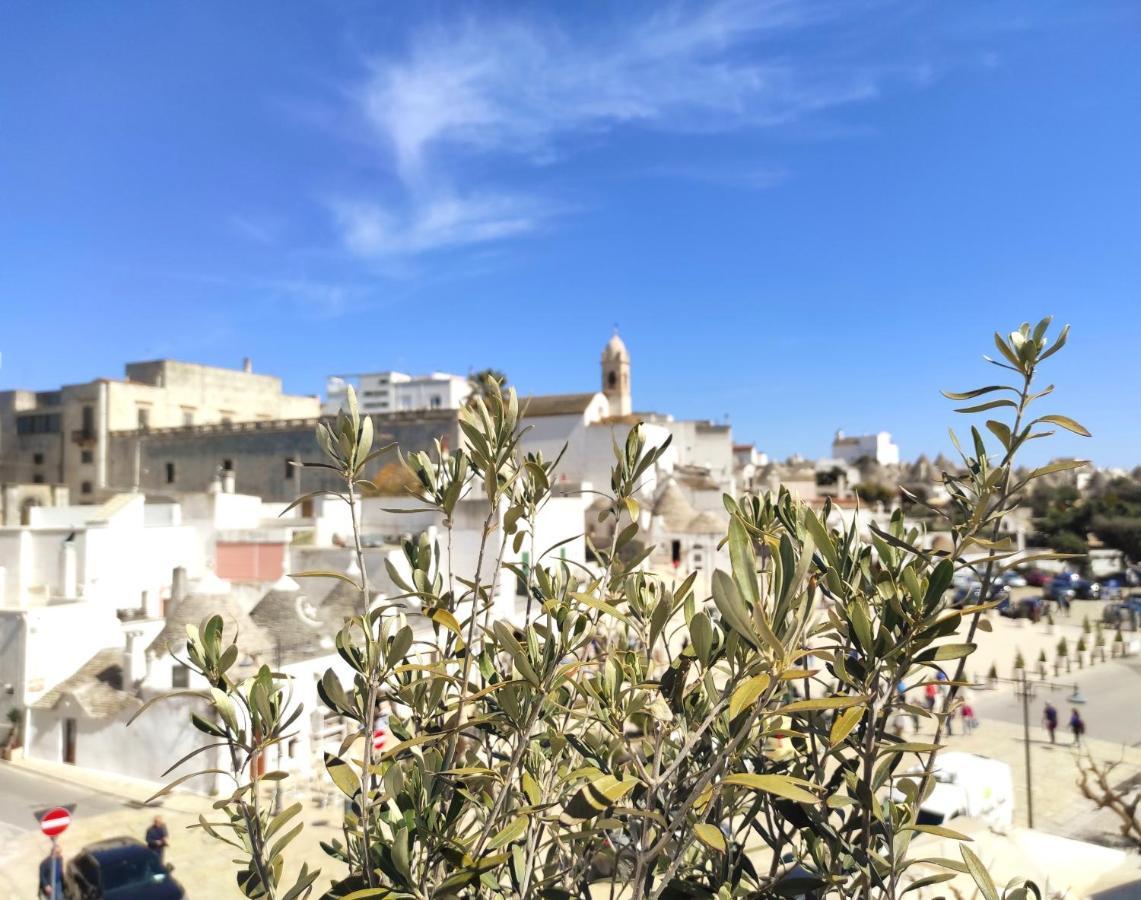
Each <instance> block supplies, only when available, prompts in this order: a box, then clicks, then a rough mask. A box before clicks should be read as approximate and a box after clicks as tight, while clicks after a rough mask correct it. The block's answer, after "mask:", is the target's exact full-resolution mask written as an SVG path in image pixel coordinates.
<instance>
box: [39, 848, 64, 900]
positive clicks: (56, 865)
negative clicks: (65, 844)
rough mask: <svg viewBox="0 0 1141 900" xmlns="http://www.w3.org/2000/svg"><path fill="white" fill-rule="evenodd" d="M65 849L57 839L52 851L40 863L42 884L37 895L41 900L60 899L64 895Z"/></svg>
mask: <svg viewBox="0 0 1141 900" xmlns="http://www.w3.org/2000/svg"><path fill="white" fill-rule="evenodd" d="M62 883H63V850H61V849H60V846H59V844H58V843H56V842H55V841H53V842H52V849H51V853H49V854H48V855H47V856H46V857H44V859H43V861H42V862H41V863H40V886H39V892H38V893H37V894H36V896H37V897H38V898H39V900H45V898H51V900H59V898H60V897H62V896H63V888H62Z"/></svg>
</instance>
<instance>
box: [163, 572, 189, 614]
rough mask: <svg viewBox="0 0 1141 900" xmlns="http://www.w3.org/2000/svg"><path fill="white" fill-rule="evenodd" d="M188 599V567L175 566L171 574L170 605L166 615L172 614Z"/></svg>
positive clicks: (165, 611)
mask: <svg viewBox="0 0 1141 900" xmlns="http://www.w3.org/2000/svg"><path fill="white" fill-rule="evenodd" d="M185 598H186V567H185V566H175V567H174V571H173V572H171V573H170V603H169V604H167V609H165V610H164V613H166V614H168V615H169V614H170V612H171V611H172V610H175V609H177V608H178V604H180V603H181V602H182V601H183V600H184V599H185Z"/></svg>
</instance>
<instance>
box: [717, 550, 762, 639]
mask: <svg viewBox="0 0 1141 900" xmlns="http://www.w3.org/2000/svg"><path fill="white" fill-rule="evenodd" d="M713 604H714V605H715V606H716V607H717V610H718V612H720V613H721V615H722V616H724V617H725V621H726V622H728V623H729V626H730V627H731V628H732V629H733V630H734V631H736V632H737V633H738V634H740V635H741V637H743V638H744V639H745V640H747V641H748V642H749V643H750V644H752V645H753V646H754V647H756V648H757V649H760V646H761V642H760V639H759V638H758V637H757V633H756V631H754V629H753V626H752V621H751V620H750V618H749V614H748V612H747V611H746V610H745V608H744V607H743V606H742V604H741V597H740V595H739V594H738V593H737V587H736V585H735V584H734V583H733V579H732V578H730V577H729V575H727V574H726V573H725V572H723V571H722V570H721V569H716V570H715V571H714V572H713Z"/></svg>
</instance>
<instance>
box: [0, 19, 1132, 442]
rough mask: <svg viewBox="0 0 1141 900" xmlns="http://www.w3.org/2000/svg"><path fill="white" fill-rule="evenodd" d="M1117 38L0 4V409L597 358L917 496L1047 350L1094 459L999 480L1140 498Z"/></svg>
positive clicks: (1080, 24) (1124, 113) (807, 22)
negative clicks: (958, 407)
mask: <svg viewBox="0 0 1141 900" xmlns="http://www.w3.org/2000/svg"><path fill="white" fill-rule="evenodd" d="M396 7H400V9H399V10H397V9H396ZM1139 9H1141V8H1139V7H1138V6H1137V4H1135V3H1128V2H1122V3H1117V4H1115V3H1109V2H1105V3H1085V2H1071V3H1051V2H1048V0H1033V2H1025V3H1014V2H1010V3H998V4H996V3H989V2H977V3H972V2H955V3H934V2H932V3H922V2H888V0H884V2H868V3H857V2H848V0H843V2H839V0H838V2H834V3H829V2H820V3H816V2H811V3H784V2H764V3H745V2H719V3H712V4H701V5H698V4H692V5H687V4H676V5H672V6H666V5H662V4H657V3H654V4H649V3H647V4H637V3H621V4H614V5H612V6H605V5H593V4H591V5H581V4H557V5H556V4H550V5H521V4H515V3H510V4H509V3H500V4H496V3H483V4H479V5H473V6H466V7H465V6H460V5H456V4H451V3H449V4H441V5H438V6H432V5H430V4H388V3H380V2H376V3H363V2H332V0H327V2H310V3H299V2H292V3H283V2H280V0H274V2H260V3H259V2H248V3H240V4H233V3H215V2H185V3H177V2H165V3H115V4H113V3H78V2H76V3H59V4H49V3H9V4H5V5H4V6H3V8H2V9H0V307H2V310H3V315H2V317H0V322H2V324H0V351H2V353H3V361H2V368H0V387H3V388H9V387H30V388H48V387H51V386H54V385H58V384H60V383H61V382H74V381H84V380H88V379H90V378H93V377H97V376H111V377H115V376H118V375H120V374H121V372H122V365H123V363H124V362H126V361H128V360H134V359H145V358H153V357H160V356H170V357H176V358H180V359H187V360H194V361H200V362H205V363H213V364H218V365H232V366H238V365H240V363H241V360H242V358H243V357H245V356H250V357H252V358H253V360H254V364H255V368H257V369H258V370H260V371H265V372H273V373H278V374H280V375H281V376H282V377H283V378H284V380H285V384H286V387H287V388H288V389H290V390H292V391H296V392H305V393H314V392H319V391H320V390H321V389H322V387H323V382H324V376H325V375H327V374H328V373H330V372H338V371H362V370H370V369H380V368H399V369H405V370H410V371H413V372H418V371H425V370H429V369H444V370H452V371H459V372H465V371H468V370H469V369H470V368H471V367H482V366H486V365H493V366H497V367H500V368H502V369H504V370H505V371H506V372H507V373H508V375H509V376H510V378H511V380H512V381H513V382H515V383H516V384H517V385H518V386H519V388H520V390H521V391H523V392H556V391H579V390H584V389H590V388H593V387H594V386H595V385H596V383H597V379H598V368H597V366H598V355H599V352H600V350H601V347H602V345H603V344H604V342H605V341H606V339H607V338H608V337H609V334H610V331H611V328H612V325H613V323H615V322H617V323H619V325H620V327H621V332H622V335H623V337H624V338H625V339H626V341H627V343H628V345H629V347H630V349H631V352H632V355H633V387H634V393H635V405H636V407H638V408H643V409H649V408H652V409H657V410H662V411H669V412H673V413H674V414H675V415H678V416H699V417H709V418H715V419H720V418H722V417H724V416H725V415H728V416H729V417H730V418H731V420H732V422H733V425H734V433H735V435H736V437H737V438H738V439H740V440H753V441H756V442H757V443H758V445H759V446H761V447H762V448H763V449H765V450H767V451H768V452H769V453H770V454H772V455H774V456H777V457H783V456H785V455H788V454H790V453H793V452H800V453H803V454H806V455H821V454H824V453H826V452H827V449H828V444H829V441H830V438H831V434H832V431H833V430H834V429H835V428H837V427H843V428H844V429H846V430H847V431H849V432H862V431H869V430H878V429H887V430H890V431H892V432H893V433H894V434H895V435H896V438H897V441H898V443H899V444H900V446H901V448H902V451H903V453H904V455H905V456H907V457H914V456H915V455H917V454H918V453H920V452H928V453H934V452H938V451H939V450H941V449H947V447H948V442H947V438H946V431H945V429H946V426H947V425H948V424H949V423H950V422H951V421H952V419H953V416H952V414H951V413H950V409H949V407H950V404H948V403H947V402H946V401H943V400H941V399H940V398H939V396H938V393H937V392H938V390H939V388H943V387H947V388H963V387H965V386H973V385H977V384H982V383H987V382H988V381H990V380H991V379H992V372H993V371H995V370H989V371H988V369H989V367H987V366H986V365H985V364H983V363H982V362H981V361H980V359H979V357H980V354H981V353H986V352H990V349H991V348H990V344H991V332H992V331H993V330H994V329H995V328H1003V329H1009V328H1012V327H1016V326H1017V324H1018V323H1019V322H1020V321H1022V320H1023V319H1025V318H1036V317H1038V316H1040V315H1042V314H1047V313H1052V314H1053V315H1055V316H1056V317H1057V319H1058V320H1060V321H1067V322H1070V323H1072V326H1073V333H1072V339H1071V346H1072V350H1069V351H1068V352H1066V353H1064V354H1062V356H1061V357H1060V358H1059V362H1058V363H1057V364H1056V365H1051V366H1050V371H1049V372H1048V373H1047V374H1048V378H1049V379H1050V380H1055V381H1057V383H1058V384H1059V389H1058V391H1057V393H1056V401H1057V402H1056V403H1054V404H1050V406H1051V411H1062V412H1067V413H1071V414H1073V415H1075V416H1076V417H1078V418H1079V419H1081V420H1083V421H1084V422H1086V424H1087V425H1088V426H1089V427H1090V428H1091V430H1093V431H1094V433H1095V436H1094V439H1093V440H1091V441H1086V442H1080V441H1079V440H1078V439H1076V438H1074V439H1071V438H1068V437H1067V438H1060V439H1058V440H1057V441H1056V443H1055V444H1054V445H1053V446H1052V447H1044V446H1043V447H1040V448H1038V449H1036V450H1035V451H1034V452H1035V453H1037V454H1039V456H1041V455H1055V454H1062V453H1079V454H1082V455H1087V456H1092V457H1093V458H1095V459H1096V460H1097V461H1098V462H1100V463H1102V464H1109V465H1133V464H1136V463H1141V452H1138V445H1137V438H1138V436H1139V433H1141V429H1139V428H1138V424H1137V398H1138V396H1139V393H1141V392H1139V388H1141V376H1139V372H1141V366H1139V364H1138V360H1137V349H1138V343H1139V338H1141V328H1139V325H1138V321H1139V314H1138V307H1139V301H1138V297H1139V289H1141V221H1139V217H1141V180H1139V179H1138V165H1139V161H1141V125H1139V115H1141V63H1139V62H1138V58H1139V57H1138V47H1139V46H1141V45H1139V42H1138V38H1139V37H1141V12H1139ZM572 10H573V14H572V13H571V11H572ZM1044 411H1045V410H1044ZM1039 443H1043V442H1039Z"/></svg>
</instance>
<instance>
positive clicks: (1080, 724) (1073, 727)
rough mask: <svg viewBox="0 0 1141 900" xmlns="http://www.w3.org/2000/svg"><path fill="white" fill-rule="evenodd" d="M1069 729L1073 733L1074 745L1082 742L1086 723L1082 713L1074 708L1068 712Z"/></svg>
mask: <svg viewBox="0 0 1141 900" xmlns="http://www.w3.org/2000/svg"><path fill="white" fill-rule="evenodd" d="M1070 731H1072V732H1073V733H1074V746H1075V747H1077V746H1079V745H1080V744H1081V742H1082V735H1083V734H1085V733H1086V723H1085V720H1084V719H1083V718H1082V714H1081V713H1079V712H1078V711H1077V710H1076V709H1074V710H1073V711H1072V712H1071V713H1070Z"/></svg>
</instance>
